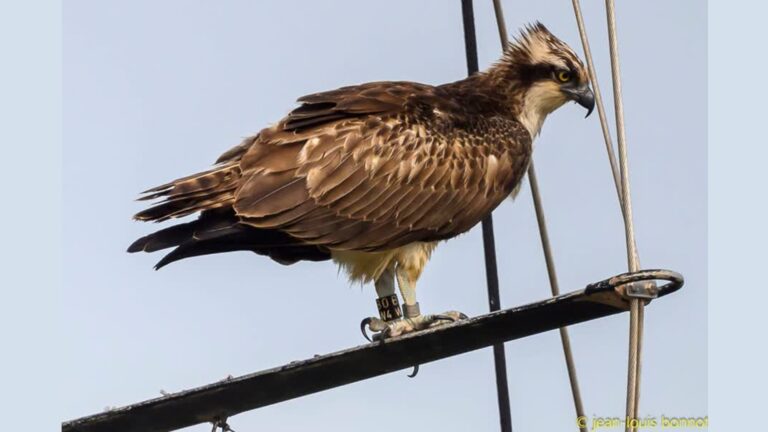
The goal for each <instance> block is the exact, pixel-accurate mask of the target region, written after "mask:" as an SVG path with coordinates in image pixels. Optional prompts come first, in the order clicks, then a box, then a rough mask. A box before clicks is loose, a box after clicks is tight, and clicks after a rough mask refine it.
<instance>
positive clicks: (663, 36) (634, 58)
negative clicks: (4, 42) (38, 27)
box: [61, 0, 707, 431]
mask: <svg viewBox="0 0 768 432" xmlns="http://www.w3.org/2000/svg"><path fill="white" fill-rule="evenodd" d="M584 3H585V4H584V7H585V9H584V13H585V19H586V20H587V24H588V27H589V31H590V36H591V42H592V48H593V51H594V55H595V61H596V62H597V67H598V75H599V76H600V78H601V83H602V86H601V88H602V90H603V92H604V94H605V95H606V97H608V96H609V94H610V92H609V90H610V81H609V79H608V78H609V76H610V71H609V65H608V58H607V48H606V47H607V45H606V43H607V41H606V33H605V30H604V21H605V15H604V12H603V9H602V7H603V5H602V3H599V4H598V3H594V4H587V2H584ZM504 5H505V12H506V18H507V24H508V25H509V31H510V33H514V32H516V31H517V30H516V29H517V28H519V27H520V26H522V25H523V24H525V23H527V22H529V21H533V20H540V21H542V22H543V23H545V24H546V25H547V26H548V27H549V28H550V30H552V31H553V32H554V33H555V34H557V35H558V36H560V37H561V38H562V39H563V40H565V41H566V42H568V43H570V44H571V45H572V46H574V48H575V49H576V51H577V52H581V49H580V44H579V39H578V34H577V30H576V25H575V22H574V18H573V14H572V11H571V7H570V2H568V1H565V0H561V1H557V2H556V1H546V2H512V1H508V2H505V3H504ZM404 11H407V12H404ZM617 13H618V19H619V38H620V44H621V45H620V47H621V55H622V70H623V78H624V96H625V111H626V119H627V133H628V142H629V146H630V161H631V166H630V169H631V173H632V185H633V198H634V207H635V219H636V230H637V236H638V245H639V250H640V255H641V258H642V262H643V265H644V267H649V268H652V267H667V268H671V269H674V270H677V271H680V272H682V273H683V274H684V275H685V276H686V279H687V286H686V288H685V289H684V290H683V291H681V292H680V293H678V294H676V295H674V296H670V297H668V298H665V299H663V300H660V301H658V302H655V303H654V304H652V306H651V307H650V308H649V309H648V313H647V330H646V339H645V345H644V365H643V387H642V388H643V391H642V401H641V414H643V415H652V416H659V415H661V414H665V415H681V416H683V415H684V416H694V415H705V414H706V411H707V399H706V390H707V385H706V367H707V361H706V348H707V346H706V306H707V293H706V276H705V275H706V213H705V212H706V188H705V185H706V162H707V161H706V103H707V96H706V87H705V86H706V79H707V73H706V9H705V4H704V3H703V2H694V1H686V2H663V1H648V2H642V3H640V2H631V3H630V2H622V3H621V4H620V5H619V8H618V10H617ZM475 15H476V20H477V28H478V43H479V53H480V64H481V67H483V66H487V65H488V64H489V63H490V62H492V61H494V60H495V59H496V57H497V55H498V52H499V43H498V39H497V34H496V30H495V24H494V22H493V13H492V8H491V7H490V1H488V2H485V1H476V6H475ZM64 18H65V19H64V39H65V40H64V43H65V45H64V78H65V82H64V139H65V147H64V199H65V200H64V204H63V212H64V268H65V271H64V289H65V291H64V292H66V294H67V295H66V296H64V298H63V299H62V301H63V303H64V307H65V310H66V311H67V315H68V317H69V319H68V320H67V321H66V325H65V327H64V331H65V340H66V342H67V343H68V344H69V345H70V347H71V349H68V350H67V351H66V353H65V358H64V359H63V360H64V362H65V366H66V368H67V370H68V371H69V374H68V376H67V377H66V379H65V381H66V384H68V385H71V386H76V388H78V392H77V394H73V395H71V397H68V398H67V399H66V400H65V401H64V402H63V407H62V408H61V412H62V415H63V417H64V418H66V419H69V418H74V417H78V416H81V415H85V414H91V413H94V412H98V411H100V410H102V409H103V408H104V407H105V406H108V405H109V406H119V405H124V404H128V403H131V402H135V401H139V400H143V399H147V398H151V397H155V396H157V395H159V391H160V390H161V389H163V390H166V391H176V390H180V389H182V388H188V387H192V386H197V385H201V384H205V383H208V382H211V381H214V380H218V379H221V378H223V377H224V376H226V375H228V374H232V375H240V374H244V373H248V372H252V371H256V370H260V369H264V368H267V367H271V366H276V365H279V364H283V363H286V362H289V361H292V360H296V359H301V358H306V357H311V356H312V355H313V354H318V353H326V352H330V351H335V350H337V349H341V348H345V347H349V346H353V345H357V344H359V343H361V342H362V341H361V339H360V336H359V333H358V329H357V324H358V322H359V320H360V319H361V318H362V317H364V316H368V315H371V314H373V313H375V307H374V303H373V298H374V294H373V290H372V287H365V288H364V289H363V290H361V289H359V287H349V285H348V284H347V283H346V281H345V280H343V278H337V276H336V269H335V268H334V267H333V266H332V265H330V264H328V263H320V264H298V265H295V266H292V267H282V266H279V265H277V264H275V263H273V262H271V261H268V260H266V259H264V258H262V257H256V256H254V255H252V254H246V253H238V254H227V255H219V256H215V257H205V258H201V259H193V260H188V261H184V262H181V263H178V264H175V265H172V266H169V267H168V268H166V269H163V270H162V271H160V272H154V271H153V270H152V269H151V267H152V265H153V264H154V262H155V261H156V260H157V259H159V256H158V255H157V254H155V255H128V254H125V253H124V249H125V247H127V245H128V244H129V243H130V242H131V241H132V240H133V239H135V238H136V237H138V236H140V235H143V234H145V233H147V232H149V231H150V230H151V229H154V228H156V227H155V226H151V225H147V224H140V223H136V222H132V221H131V220H130V216H131V215H132V214H133V213H135V212H136V211H137V210H138V209H140V208H141V207H140V205H139V204H137V203H135V202H133V198H134V197H135V196H136V193H137V192H139V191H141V190H144V189H146V188H148V187H150V186H153V185H156V184H158V183H160V182H164V181H166V180H169V179H172V178H175V177H178V176H181V175H185V174H188V173H191V172H193V171H197V170H200V169H204V168H205V167H207V166H208V165H209V164H210V163H211V162H212V161H213V160H214V159H215V158H216V157H217V156H218V155H219V154H220V153H221V152H223V151H224V150H226V149H227V148H229V147H230V146H232V145H234V144H236V143H237V142H239V140H240V139H241V138H242V137H243V136H246V135H249V134H252V133H254V132H256V131H258V130H259V129H260V128H261V127H263V126H265V125H267V124H268V123H270V122H274V121H276V120H277V119H278V118H279V117H281V116H282V115H283V114H285V112H287V111H288V110H289V109H290V108H291V107H292V106H293V101H294V100H295V99H296V98H297V97H299V96H301V95H303V94H306V93H310V92H314V91H319V90H324V89H330V88H335V87H338V86H341V85H346V84H352V83H359V82H365V81H371V80H382V79H407V80H413V81H422V82H427V83H433V84H437V83H441V82H445V81H452V80H456V79H459V78H461V77H463V76H464V75H465V74H466V66H465V59H464V52H463V40H462V34H461V21H460V20H461V18H460V8H459V2H458V1H453V2H451V1H445V0H442V1H437V0H433V1H420V2H406V1H388V2H367V3H364V4H362V3H361V2H352V1H335V2H334V1H329V2H310V1H294V2H291V1H285V2H280V3H279V4H278V3H277V2H272V3H269V4H267V3H266V2H261V3H256V2H246V1H239V2H237V1H231V2H227V3H225V4H223V3H216V4H214V3H210V2H202V1H196V2H190V1H180V0H179V1H163V2H150V1H132V2H99V1H84V0H75V1H71V2H67V5H66V7H65V9H64ZM649 22H650V23H653V26H652V28H650V29H649V26H648V23H649ZM609 100H610V99H609ZM535 160H536V165H537V170H538V174H539V178H540V182H541V188H542V193H543V197H544V202H545V207H546V212H547V216H548V222H549V228H550V233H551V237H552V242H553V246H554V248H555V254H556V256H555V258H556V261H557V263H558V270H559V276H560V282H561V287H562V290H563V291H571V290H575V289H579V288H581V287H583V286H584V285H585V284H586V283H588V282H592V281H595V280H598V279H602V278H604V277H607V276H610V275H612V274H615V273H619V272H622V271H624V269H625V258H624V257H625V254H624V245H623V232H622V228H621V219H620V212H619V210H618V206H617V203H616V198H615V193H614V191H613V186H612V184H611V178H610V171H609V168H608V164H607V161H606V158H605V151H604V149H603V144H602V138H601V135H600V128H599V124H598V121H597V116H593V117H590V118H589V119H587V120H584V119H583V111H582V109H581V108H580V107H576V106H574V105H568V106H566V107H564V108H563V109H561V110H560V111H558V112H557V113H555V114H554V115H553V116H551V117H550V118H549V119H548V120H547V123H546V124H545V125H544V129H543V133H542V135H541V137H540V138H539V139H538V141H537V146H536V152H535ZM494 215H495V218H496V225H497V245H498V259H499V265H500V280H501V287H502V302H503V305H505V306H512V305H517V304H522V303H526V302H530V301H534V300H539V299H542V298H544V297H545V296H546V295H547V294H548V292H549V288H548V285H547V281H546V272H545V267H544V263H543V259H542V257H541V250H540V246H539V240H538V232H537V230H536V224H535V219H534V215H533V209H532V205H531V199H530V193H529V189H528V187H527V186H526V187H524V188H523V193H522V194H521V195H520V197H519V198H518V199H517V201H516V202H514V203H510V202H507V203H504V204H503V205H502V206H501V207H500V208H499V209H497V211H496V212H495V213H494ZM483 271H484V270H483V260H482V249H481V241H480V234H479V229H475V230H472V231H471V232H470V233H469V234H467V235H464V236H462V237H460V238H458V239H455V240H452V241H449V242H448V243H446V244H443V245H442V246H441V247H440V248H438V251H437V252H436V254H435V256H434V258H433V260H432V262H431V263H430V264H429V265H428V267H427V269H426V271H425V274H424V276H423V278H422V280H421V282H420V289H419V297H420V302H421V304H422V308H423V309H425V310H428V311H442V310H446V309H454V308H455V309H459V310H462V311H464V312H466V313H468V314H470V315H476V314H480V313H483V312H484V311H485V310H486V309H487V300H486V294H485V278H484V274H483ZM318 307H320V308H322V309H323V310H324V311H325V313H323V314H322V318H321V319H320V318H318V315H317V310H318ZM627 319H628V317H627V315H622V316H617V317H612V318H607V319H603V320H600V321H594V322H591V323H587V324H582V325H579V326H576V327H573V328H572V330H571V333H572V340H573V344H574V352H575V355H576V360H577V367H578V371H579V379H580V382H581V387H582V392H583V396H584V402H585V406H586V410H587V413H588V414H590V415H593V414H595V415H598V416H621V415H623V408H624V386H625V379H626V346H627ZM507 357H508V371H509V376H510V395H511V399H512V417H513V423H514V426H515V428H516V429H518V430H565V429H566V428H570V427H572V425H573V417H574V416H573V408H572V403H571V400H570V391H569V389H568V381H567V376H566V373H565V369H564V365H563V360H562V353H561V349H560V345H559V338H558V335H557V333H556V332H550V333H547V334H543V335H539V336H536V337H531V338H528V339H525V340H521V341H516V342H512V343H509V344H507ZM405 373H406V372H397V373H393V374H390V375H387V376H384V377H380V378H376V379H373V380H369V381H366V382H362V383H357V384H353V385H350V386H347V387H344V388H340V389H335V390H332V391H328V392H324V393H320V394H316V395H313V396H309V397H306V398H303V399H299V400H294V401H291V402H287V403H284V404H280V405H276V406H272V407H268V408H264V409H261V410H257V411H253V412H250V413H247V414H243V415H240V416H237V417H235V418H233V419H231V424H232V426H233V427H234V428H235V429H236V430H238V431H242V430H257V429H259V430H262V429H263V430H286V431H293V430H307V429H313V428H320V429H325V428H328V429H330V428H331V427H333V428H334V429H335V430H341V431H346V430H350V431H353V430H360V429H361V428H366V429H368V430H371V431H376V430H382V431H384V430H389V429H390V428H391V425H389V424H386V423H381V422H379V421H377V420H376V418H377V417H378V416H379V415H380V414H381V412H382V410H385V411H391V412H392V413H393V415H395V416H396V417H398V416H399V417H402V419H403V420H402V421H406V420H407V421H408V422H409V424H411V425H413V428H414V429H417V428H439V429H441V430H444V431H454V430H455V431H462V430H469V429H473V430H496V429H497V422H498V418H497V408H496V395H495V387H494V382H493V367H492V357H491V353H490V350H483V351H478V352H474V353H470V354H467V355H463V356H460V357H455V358H451V359H447V360H443V361H440V362H437V363H433V364H429V365H424V366H423V367H422V371H421V373H420V375H419V377H418V378H417V379H415V380H410V379H407V378H406V377H405ZM190 430H200V431H202V430H209V427H207V426H198V427H196V428H191V429H190Z"/></svg>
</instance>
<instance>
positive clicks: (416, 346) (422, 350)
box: [62, 270, 683, 432]
mask: <svg viewBox="0 0 768 432" xmlns="http://www.w3.org/2000/svg"><path fill="white" fill-rule="evenodd" d="M629 280H631V281H635V280H666V281H668V282H667V283H666V284H665V285H663V286H661V287H659V288H658V296H659V297H661V296H664V295H667V294H669V293H671V292H674V291H676V290H678V289H679V288H680V287H682V285H683V278H682V276H680V275H679V274H677V273H674V272H670V271H666V270H646V271H643V272H638V273H633V274H629V276H627V275H619V276H616V277H613V278H610V279H606V280H604V281H600V282H597V283H594V284H590V285H588V286H587V287H586V288H585V289H582V290H579V291H574V292H571V293H568V294H563V295H560V296H557V297H553V298H549V299H546V300H543V301H539V302H536V303H531V304H527V305H524V306H519V307H514V308H510V309H504V310H500V311H497V312H492V313H489V314H486V315H482V316H478V317H475V318H471V319H468V320H464V321H459V322H456V323H453V324H449V325H446V326H442V327H437V328H435V329H430V330H424V331H421V332H418V333H413V334H407V335H405V336H401V337H398V338H394V339H391V340H386V341H383V342H374V343H371V344H367V345H361V346H358V347H355V348H350V349H347V350H343V351H338V352H334V353H331V354H326V355H323V356H317V357H313V358H311V359H308V360H303V361H296V362H292V363H289V364H287V365H284V366H280V367H276V368H274V369H268V370H265V371H261V372H257V373H253V374H250V375H244V376H241V377H237V378H232V379H227V380H224V381H220V382H217V383H214V384H209V385H206V386H202V387H197V388H194V389H190V390H184V391H180V392H178V393H172V394H168V395H167V396H164V397H160V398H156V399H151V400H147V401H144V402H139V403H136V404H133V405H129V406H126V407H122V408H117V409H114V410H110V411H107V412H103V413H100V414H95V415H92V416H88V417H83V418H79V419H76V420H72V421H68V422H65V423H63V424H62V432H100V431H110V432H114V431H141V432H152V431H168V430H175V429H180V428H184V427H188V426H192V425H195V424H199V423H208V422H217V421H220V420H221V419H226V418H229V417H231V416H233V415H235V414H238V413H242V412H244V411H249V410H253V409H256V408H260V407H264V406H267V405H272V404H275V403H278V402H283V401H286V400H290V399H295V398H298V397H301V396H306V395H308V394H312V393H317V392H320V391H323V390H328V389H332V388H335V387H339V386H342V385H345V384H350V383H353V382H357V381H362V380H365V379H368V378H373V377H376V376H379V375H384V374H386V373H389V372H394V371H397V370H401V369H406V368H410V367H411V366H413V365H415V364H425V363H429V362H432V361H435V360H440V359H443V358H447V357H451V356H455V355H459V354H463V353H466V352H469V351H474V350H478V349H481V348H485V347H488V346H491V345H494V344H498V343H502V342H506V341H510V340H514V339H520V338H523V337H526V336H531V335H535V334H538V333H542V332H546V331H549V330H555V329H558V328H560V327H563V326H568V325H572V324H578V323H581V322H585V321H590V320H593V319H597V318H601V317H605V316H608V315H614V314H617V313H620V312H623V311H626V310H627V308H628V304H627V302H626V300H625V299H624V298H623V297H622V296H621V295H620V294H619V293H618V292H617V287H618V285H619V284H624V283H626V282H627V281H629Z"/></svg>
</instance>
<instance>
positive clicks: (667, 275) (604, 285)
mask: <svg viewBox="0 0 768 432" xmlns="http://www.w3.org/2000/svg"><path fill="white" fill-rule="evenodd" d="M657 280H664V281H667V283H665V284H664V285H662V286H660V287H659V288H658V289H657V290H658V297H662V296H665V295H667V294H670V293H673V292H675V291H677V290H679V289H680V288H682V287H683V284H684V283H685V279H683V275H681V274H680V273H678V272H675V271H672V270H664V269H650V270H638V271H636V272H627V273H622V274H620V275H616V276H613V277H611V278H608V279H605V280H601V281H600V282H595V283H591V284H589V285H587V287H586V288H585V289H584V292H585V293H586V294H592V293H595V292H600V291H607V290H615V289H616V288H618V287H620V286H622V285H627V284H630V283H634V282H651V281H657Z"/></svg>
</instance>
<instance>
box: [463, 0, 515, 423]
mask: <svg viewBox="0 0 768 432" xmlns="http://www.w3.org/2000/svg"><path fill="white" fill-rule="evenodd" d="M461 15H462V18H463V23H464V48H465V51H466V57H467V73H468V74H469V75H472V74H474V73H477V71H478V69H479V67H478V60H477V38H476V35H475V13H474V8H473V3H472V0H461ZM482 230H483V252H484V255H485V275H486V280H487V286H488V306H489V308H490V310H491V312H493V311H497V310H499V309H500V308H501V298H500V295H499V273H498V268H497V264H496V244H495V241H494V235H493V216H492V215H488V216H487V217H486V218H485V219H483V221H482ZM493 361H494V367H495V370H496V395H497V399H498V405H499V423H500V427H501V432H512V413H511V409H510V400H509V384H508V380H507V359H506V353H505V352H504V344H503V343H499V344H494V345H493Z"/></svg>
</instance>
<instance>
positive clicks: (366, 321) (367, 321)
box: [360, 317, 373, 342]
mask: <svg viewBox="0 0 768 432" xmlns="http://www.w3.org/2000/svg"><path fill="white" fill-rule="evenodd" d="M371 321H373V318H371V317H368V318H365V319H364V320H362V321H360V331H361V332H362V333H363V337H364V338H366V339H367V340H368V342H373V340H371V338H370V337H368V332H367V331H365V328H366V327H368V326H370V324H371Z"/></svg>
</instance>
